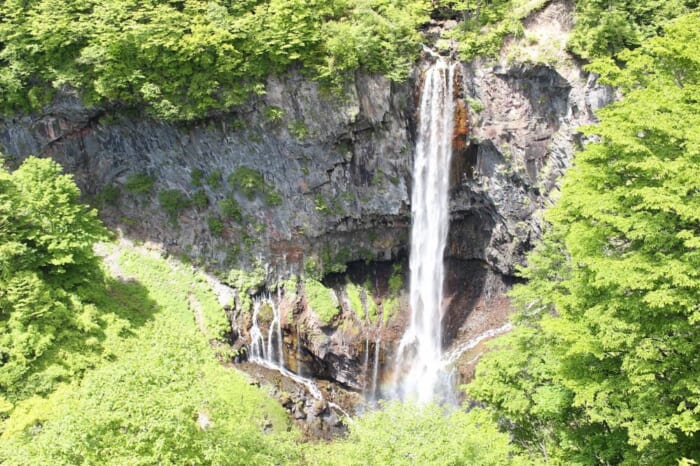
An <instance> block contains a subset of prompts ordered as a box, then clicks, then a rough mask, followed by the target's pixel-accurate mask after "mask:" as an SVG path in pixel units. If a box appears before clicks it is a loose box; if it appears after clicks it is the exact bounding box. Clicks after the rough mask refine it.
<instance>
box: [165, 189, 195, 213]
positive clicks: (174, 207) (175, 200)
mask: <svg viewBox="0 0 700 466" xmlns="http://www.w3.org/2000/svg"><path fill="white" fill-rule="evenodd" d="M158 202H160V207H161V208H162V209H163V211H165V213H166V214H168V217H170V219H171V220H174V219H176V218H177V216H178V215H180V212H182V211H183V210H184V209H186V208H188V207H190V206H191V205H192V201H190V199H189V198H188V197H187V194H185V193H184V192H182V191H180V190H179V189H166V190H163V191H160V192H159V193H158Z"/></svg>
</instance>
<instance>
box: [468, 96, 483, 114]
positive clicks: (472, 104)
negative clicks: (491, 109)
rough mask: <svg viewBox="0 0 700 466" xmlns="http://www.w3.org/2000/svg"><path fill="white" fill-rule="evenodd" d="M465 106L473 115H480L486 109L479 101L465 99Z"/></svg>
mask: <svg viewBox="0 0 700 466" xmlns="http://www.w3.org/2000/svg"><path fill="white" fill-rule="evenodd" d="M467 106H468V107H469V109H470V110H471V111H473V112H474V113H481V112H483V111H484V109H485V108H486V107H485V106H484V104H483V102H481V101H480V100H479V99H472V98H467Z"/></svg>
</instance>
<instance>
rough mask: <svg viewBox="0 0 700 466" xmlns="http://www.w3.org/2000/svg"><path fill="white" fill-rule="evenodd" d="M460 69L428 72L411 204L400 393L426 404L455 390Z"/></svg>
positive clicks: (437, 67)
mask: <svg viewBox="0 0 700 466" xmlns="http://www.w3.org/2000/svg"><path fill="white" fill-rule="evenodd" d="M454 66H455V65H454V64H448V63H447V62H446V61H445V60H444V59H443V58H438V59H437V61H436V62H435V63H434V64H433V65H432V66H431V67H430V68H429V69H428V70H427V71H426V73H425V82H424V84H423V93H422V96H421V102H420V113H419V119H420V121H419V128H418V141H417V144H416V155H415V161H414V167H413V194H412V198H411V215H412V227H411V255H410V268H411V278H410V280H411V281H410V287H411V291H410V293H411V294H410V299H411V322H410V324H409V327H408V329H407V330H406V333H405V334H404V335H403V337H402V339H401V342H400V344H399V350H398V356H397V362H396V364H397V366H396V374H397V377H398V380H397V382H398V384H397V387H396V390H397V391H398V396H399V397H401V398H412V399H415V400H416V401H418V402H419V403H426V402H429V401H430V400H432V399H433V398H435V397H436V396H437V395H438V394H439V392H441V391H444V390H449V388H448V387H445V386H444V385H445V383H441V379H442V378H443V376H444V374H443V373H442V370H441V369H442V364H441V360H442V329H441V317H442V308H441V303H442V287H443V280H444V270H443V252H444V250H445V243H446V242H447V230H448V226H449V196H448V194H449V192H448V191H449V175H450V173H449V170H450V160H451V157H452V135H453V128H454V123H453V115H454V104H453V81H454Z"/></svg>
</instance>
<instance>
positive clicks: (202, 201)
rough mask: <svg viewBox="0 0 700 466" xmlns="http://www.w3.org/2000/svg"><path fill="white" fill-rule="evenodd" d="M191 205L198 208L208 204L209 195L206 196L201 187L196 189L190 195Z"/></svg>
mask: <svg viewBox="0 0 700 466" xmlns="http://www.w3.org/2000/svg"><path fill="white" fill-rule="evenodd" d="M192 205H193V206H195V207H199V208H200V209H203V208H205V207H206V206H207V205H209V197H207V193H205V192H204V190H203V189H198V190H197V191H195V192H194V194H193V195H192Z"/></svg>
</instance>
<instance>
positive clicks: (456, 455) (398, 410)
mask: <svg viewBox="0 0 700 466" xmlns="http://www.w3.org/2000/svg"><path fill="white" fill-rule="evenodd" d="M305 453H306V454H305V457H306V458H305V459H306V460H307V461H308V463H310V464H312V465H337V464H343V465H348V466H354V465H358V466H359V465H367V464H387V465H388V464H391V465H397V466H398V465H415V464H420V465H441V466H442V465H482V466H488V465H493V466H500V465H503V464H526V463H524V462H520V461H519V458H515V457H512V456H511V454H510V451H509V446H508V435H507V434H502V433H500V432H498V429H497V428H496V425H495V423H494V422H493V421H491V420H490V419H488V417H487V416H485V415H484V413H483V412H482V411H480V410H478V409H477V410H472V411H471V412H469V413H465V412H462V411H455V412H453V413H446V412H445V411H443V409H442V408H440V407H437V406H434V405H429V406H425V407H419V406H415V405H412V404H409V403H407V404H402V403H399V402H392V403H387V404H385V405H384V406H383V407H382V408H381V409H379V410H377V411H373V412H370V413H369V414H367V415H365V416H363V417H362V418H360V419H358V420H356V422H353V423H352V424H350V433H349V435H348V438H347V439H344V440H339V441H336V442H334V443H332V444H330V445H326V444H322V445H316V446H309V448H308V450H307V451H306V452H305Z"/></svg>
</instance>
